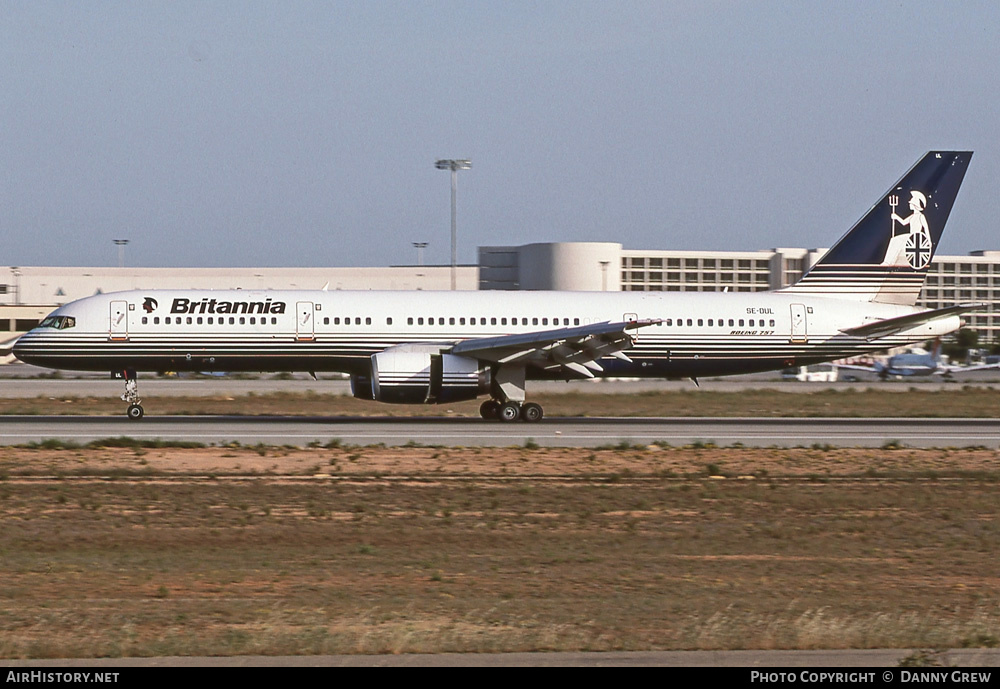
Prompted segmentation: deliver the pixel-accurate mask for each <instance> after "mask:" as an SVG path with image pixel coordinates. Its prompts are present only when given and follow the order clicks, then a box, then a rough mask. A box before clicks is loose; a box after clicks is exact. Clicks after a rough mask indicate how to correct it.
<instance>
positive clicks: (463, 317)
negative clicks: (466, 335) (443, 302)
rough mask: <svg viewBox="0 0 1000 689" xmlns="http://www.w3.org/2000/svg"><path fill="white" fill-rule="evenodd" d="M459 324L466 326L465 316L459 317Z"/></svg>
mask: <svg viewBox="0 0 1000 689" xmlns="http://www.w3.org/2000/svg"><path fill="white" fill-rule="evenodd" d="M458 324H459V325H465V316H461V317H459V319H458Z"/></svg>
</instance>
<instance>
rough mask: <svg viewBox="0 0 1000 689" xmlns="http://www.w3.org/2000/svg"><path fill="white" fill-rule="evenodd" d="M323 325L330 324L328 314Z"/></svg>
mask: <svg viewBox="0 0 1000 689" xmlns="http://www.w3.org/2000/svg"><path fill="white" fill-rule="evenodd" d="M323 325H330V317H329V316H327V317H326V318H324V319H323Z"/></svg>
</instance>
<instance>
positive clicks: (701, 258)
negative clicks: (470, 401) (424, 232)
mask: <svg viewBox="0 0 1000 689" xmlns="http://www.w3.org/2000/svg"><path fill="white" fill-rule="evenodd" d="M824 251H825V249H801V248H777V249H768V250H761V251H661V250H639V249H625V248H623V247H622V245H621V244H617V243H614V242H553V243H537V244H524V245H521V246H486V247H480V248H479V265H477V266H459V268H458V274H457V284H458V288H459V289H462V290H474V289H501V290H516V289H524V290H570V291H581V290H582V291H601V290H608V291H617V290H626V291H640V292H647V291H649V292H725V291H728V292H757V291H763V290H769V289H778V288H780V287H783V286H785V285H789V284H792V283H793V282H795V281H796V280H798V279H799V278H800V277H801V276H802V273H803V271H805V270H806V269H807V268H809V267H810V266H812V265H813V263H815V262H816V261H817V260H818V259H819V257H820V256H822V255H823V253H824ZM324 286H326V287H327V288H328V289H331V290H369V289H371V290H448V289H449V288H450V286H451V269H450V267H448V266H391V267H383V268H61V267H8V268H2V267H0V343H2V342H3V341H5V340H7V339H10V338H9V337H5V335H4V334H5V333H9V334H10V336H11V337H13V336H14V335H15V334H16V333H18V332H24V331H26V330H29V329H30V328H31V327H33V326H34V325H35V324H36V323H37V322H38V321H39V320H40V319H41V318H43V317H44V316H45V315H46V314H48V313H49V312H50V311H52V309H54V308H55V307H56V306H59V305H60V304H64V303H66V302H69V301H73V300H74V299H80V298H83V297H88V296H90V295H92V294H96V293H99V292H117V291H122V290H132V289H189V288H197V289H233V288H241V289H322V288H323V287H324ZM970 301H980V302H985V303H986V304H987V305H988V306H987V308H986V309H984V310H983V311H981V312H977V313H975V314H967V315H965V316H964V317H963V318H964V319H965V322H966V323H967V324H968V326H969V327H971V328H973V329H975V330H977V331H978V332H979V336H980V341H981V342H983V343H987V342H990V343H992V342H1000V251H975V252H973V253H971V254H970V255H968V256H936V257H935V258H934V261H933V262H932V263H931V266H930V270H929V272H928V276H927V280H926V282H925V283H924V288H923V291H922V292H921V293H920V298H919V301H918V304H920V305H921V306H925V307H927V308H938V307H942V306H948V305H951V304H957V303H961V302H970Z"/></svg>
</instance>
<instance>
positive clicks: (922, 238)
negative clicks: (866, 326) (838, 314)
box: [785, 151, 972, 305]
mask: <svg viewBox="0 0 1000 689" xmlns="http://www.w3.org/2000/svg"><path fill="white" fill-rule="evenodd" d="M971 159H972V151H931V152H929V153H927V154H926V155H925V156H924V157H923V158H921V159H920V160H919V161H918V162H917V164H916V165H914V166H913V167H912V168H911V169H910V171H909V172H907V173H906V174H905V175H903V178H902V179H900V180H899V182H897V183H896V184H895V185H893V187H892V188H891V189H889V191H887V192H886V193H885V194H884V195H883V196H882V198H881V199H880V200H879V202H878V203H876V204H875V205H874V206H872V207H871V209H870V210H869V211H868V212H867V213H865V215H864V217H863V218H861V220H859V221H858V222H857V223H856V224H855V225H854V227H852V228H851V229H850V231H848V233H847V234H845V235H844V236H843V237H841V239H840V241H838V242H837V243H836V244H835V245H834V246H833V248H832V249H830V250H829V251H827V252H826V254H824V255H823V257H822V258H821V259H820V260H819V261H818V262H817V263H816V265H814V266H813V267H812V268H811V269H810V270H809V271H808V272H807V273H806V274H805V275H803V276H802V279H801V280H799V281H798V282H797V283H796V284H794V285H792V286H790V287H787V288H785V290H786V291H791V292H799V293H809V294H816V295H826V296H835V297H840V298H844V299H859V300H863V301H877V302H883V303H888V304H909V305H913V304H915V303H916V301H917V296H918V295H919V294H920V289H921V287H922V286H923V284H924V276H925V275H926V274H927V268H928V266H929V265H930V262H931V259H932V258H933V257H934V253H935V251H936V250H937V246H938V242H939V241H940V239H941V234H942V232H944V226H945V223H947V221H948V215H949V214H950V213H951V207H952V206H953V205H954V204H955V197H957V196H958V190H959V187H961V186H962V180H963V179H964V178H965V171H966V170H967V169H968V167H969V161H970V160H971Z"/></svg>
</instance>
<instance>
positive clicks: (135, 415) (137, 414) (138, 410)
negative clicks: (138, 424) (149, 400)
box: [125, 404, 145, 421]
mask: <svg viewBox="0 0 1000 689" xmlns="http://www.w3.org/2000/svg"><path fill="white" fill-rule="evenodd" d="M125 413H126V414H127V415H128V418H129V419H130V420H131V421H138V420H139V419H141V418H142V416H143V414H144V413H145V412H144V411H143V409H142V405H141V404H130V405H128V411H127V412H125Z"/></svg>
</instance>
